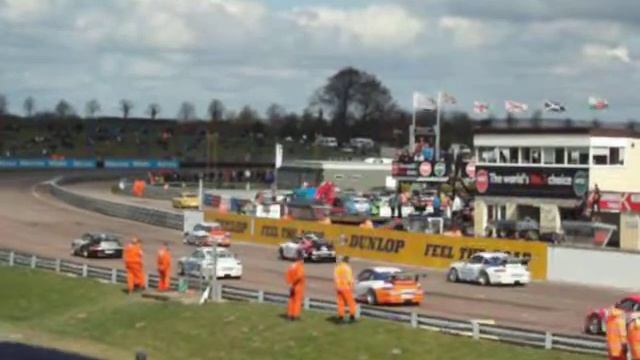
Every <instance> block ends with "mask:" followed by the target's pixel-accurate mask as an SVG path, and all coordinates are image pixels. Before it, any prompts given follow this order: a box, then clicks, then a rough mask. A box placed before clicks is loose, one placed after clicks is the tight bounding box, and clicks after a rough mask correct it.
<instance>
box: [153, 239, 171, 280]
mask: <svg viewBox="0 0 640 360" xmlns="http://www.w3.org/2000/svg"><path fill="white" fill-rule="evenodd" d="M156 263H157V265H158V291H167V290H169V288H170V287H171V252H169V243H168V242H166V241H165V242H164V244H162V247H161V248H160V250H158V256H157V261H156Z"/></svg>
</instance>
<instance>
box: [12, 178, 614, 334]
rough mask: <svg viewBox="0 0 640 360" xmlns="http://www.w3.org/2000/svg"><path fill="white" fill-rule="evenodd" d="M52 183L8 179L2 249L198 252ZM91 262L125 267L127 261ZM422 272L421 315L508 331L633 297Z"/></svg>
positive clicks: (277, 277)
mask: <svg viewBox="0 0 640 360" xmlns="http://www.w3.org/2000/svg"><path fill="white" fill-rule="evenodd" d="M52 177H54V176H53V175H52V174H42V173H13V172H11V173H0V199H2V200H3V201H2V203H1V204H0V246H1V247H6V248H11V249H17V250H22V251H25V252H31V253H36V254H39V255H43V256H45V255H46V256H50V257H59V258H66V259H74V260H76V261H79V260H80V259H78V258H74V257H72V256H71V255H70V253H69V250H70V242H71V240H72V239H73V238H74V237H77V236H79V235H81V234H82V233H83V232H87V231H97V230H102V231H109V232H115V233H119V234H122V235H124V236H126V237H130V236H133V235H138V236H140V237H141V238H142V239H143V242H144V243H143V246H144V251H145V264H146V270H147V271H153V270H154V264H155V252H156V251H157V249H158V247H159V245H160V244H161V243H162V242H163V241H169V242H170V243H171V248H172V251H173V256H174V259H176V258H177V257H179V256H183V255H186V254H188V253H189V252H190V251H192V248H190V247H187V246H184V245H182V242H181V233H180V232H179V231H175V230H168V229H164V228H159V227H154V226H150V225H145V224H140V223H136V222H132V221H127V220H120V219H114V218H110V217H107V216H103V215H99V214H94V213H90V212H87V211H84V210H80V209H77V208H74V207H71V206H69V205H66V204H62V203H60V202H58V201H57V200H56V199H54V198H52V197H51V196H50V195H48V194H46V193H42V192H39V191H36V184H38V183H39V182H41V181H45V180H48V179H50V178H52ZM70 188H71V189H73V190H74V191H78V192H82V193H87V194H90V195H91V196H94V197H101V198H103V197H104V198H108V199H109V200H112V201H120V202H135V203H136V204H138V205H140V203H141V202H142V203H143V205H146V206H157V207H162V208H164V209H166V208H168V207H169V206H170V205H169V204H168V201H156V200H146V199H142V200H141V199H133V198H129V197H125V196H119V195H112V194H111V193H110V192H109V186H108V185H107V184H106V183H98V184H78V185H74V186H70ZM232 251H234V252H235V253H237V254H238V255H239V257H240V258H241V260H242V262H243V265H244V277H243V279H242V280H228V281H230V282H232V283H233V284H237V285H239V286H244V287H251V288H256V289H258V288H259V289H264V290H270V291H279V292H285V291H286V286H285V284H284V271H285V269H286V267H287V265H288V263H287V262H283V261H280V260H278V259H277V256H276V250H275V248H273V247H267V246H262V245H256V244H240V243H234V244H233V245H232ZM80 261H82V260H80ZM89 262H92V263H100V264H103V265H105V266H112V267H122V263H121V261H120V260H89ZM174 263H175V261H174ZM372 265H375V263H372V262H366V261H358V260H354V261H353V267H354V272H356V273H357V272H358V271H359V270H361V269H363V268H364V267H367V266H372ZM332 269H333V266H332V265H331V264H308V265H306V266H305V270H306V273H307V291H306V295H307V296H313V297H320V298H326V299H333V296H334V293H333V284H332ZM414 269H415V268H414ZM415 270H418V271H422V272H425V271H426V272H427V273H428V277H427V278H426V279H424V280H423V281H422V284H423V287H424V288H425V291H426V296H425V301H424V303H423V304H422V305H421V306H420V307H419V308H414V309H415V310H418V311H420V312H423V313H427V314H431V315H440V316H447V317H454V318H459V319H491V320H495V321H496V322H497V323H499V324H503V325H516V326H522V327H528V328H535V329H540V330H550V331H554V332H564V333H570V334H578V333H581V331H582V327H583V321H584V315H585V313H586V312H587V311H588V310H589V309H591V308H594V307H600V306H604V305H609V304H612V303H613V302H615V301H616V300H618V299H619V298H620V297H622V296H624V295H626V293H625V292H622V291H619V290H611V289H604V288H590V287H584V286H572V285H567V284H555V283H534V284H531V285H529V286H527V287H517V288H510V287H480V286H476V285H468V284H451V283H447V282H446V281H445V276H444V272H442V271H435V270H428V269H415ZM576 271H579V270H578V269H576ZM225 281H227V280H225Z"/></svg>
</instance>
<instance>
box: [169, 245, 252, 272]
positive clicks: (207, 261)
mask: <svg viewBox="0 0 640 360" xmlns="http://www.w3.org/2000/svg"><path fill="white" fill-rule="evenodd" d="M216 254H217V259H216V261H217V266H216V268H217V272H216V275H217V276H216V277H218V278H237V279H239V278H241V277H242V263H241V262H240V260H239V259H238V258H237V257H236V256H235V255H234V254H233V253H232V252H231V251H229V250H228V249H225V248H221V247H202V248H198V249H196V250H195V251H194V252H193V253H191V255H189V256H185V257H182V258H180V259H179V260H178V274H180V275H186V276H194V277H207V276H209V275H210V274H211V271H212V270H213V262H214V258H213V257H214V255H216Z"/></svg>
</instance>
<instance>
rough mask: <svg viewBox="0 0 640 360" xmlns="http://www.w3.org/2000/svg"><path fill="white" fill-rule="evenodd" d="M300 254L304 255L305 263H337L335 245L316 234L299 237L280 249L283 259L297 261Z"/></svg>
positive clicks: (279, 253)
mask: <svg viewBox="0 0 640 360" xmlns="http://www.w3.org/2000/svg"><path fill="white" fill-rule="evenodd" d="M298 254H302V255H303V257H304V260H305V261H317V262H319V261H329V262H335V261H336V251H335V249H334V247H333V245H332V244H330V243H329V242H327V241H326V240H325V239H322V238H320V237H318V236H317V235H315V234H303V235H301V236H297V237H295V238H293V239H291V240H289V241H287V242H286V243H282V244H280V246H279V248H278V255H279V256H280V258H281V259H288V260H295V259H296V258H297V257H298Z"/></svg>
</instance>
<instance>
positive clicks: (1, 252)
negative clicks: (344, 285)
mask: <svg viewBox="0 0 640 360" xmlns="http://www.w3.org/2000/svg"><path fill="white" fill-rule="evenodd" d="M0 266H15V267H25V268H33V269H43V270H50V271H56V272H59V273H63V274H71V275H75V276H78V277H85V278H91V279H97V280H100V281H103V282H109V283H113V284H125V283H126V277H125V273H124V271H122V270H120V269H110V268H105V267H98V266H93V265H88V264H82V263H76V262H72V261H66V260H60V259H53V258H46V257H39V256H36V255H32V254H26V253H21V252H15V251H12V250H8V249H0ZM146 278H147V285H148V286H149V287H151V288H153V287H156V286H157V281H158V279H157V276H156V275H155V274H148V275H147V276H146ZM180 281H185V279H177V278H172V279H171V288H172V289H174V290H176V289H177V288H178V283H179V282H180ZM187 284H188V287H189V288H191V289H196V290H203V288H204V287H203V286H204V282H203V281H202V280H200V279H189V280H187ZM219 293H220V294H221V296H222V298H223V299H226V300H234V301H251V302H258V303H270V304H285V303H286V302H287V297H288V296H287V295H286V294H278V293H273V292H265V291H262V290H254V289H245V288H241V287H237V286H228V285H222V286H221V288H220V289H219ZM304 307H305V309H307V310H316V311H323V312H332V313H333V312H335V304H334V303H333V302H329V301H326V300H320V299H312V298H305V299H304ZM358 311H359V315H360V317H364V318H374V319H381V320H387V321H394V322H399V323H405V324H407V325H409V326H412V327H414V328H419V329H426V330H433V331H439V332H443V333H448V334H455V335H461V336H469V337H472V338H474V339H488V340H494V341H501V342H507V343H512V344H519V345H527V346H533V347H539V348H544V349H558V350H565V351H573V352H582V353H590V354H597V355H605V354H606V345H605V343H604V341H603V340H602V339H599V338H593V337H586V336H568V335H562V334H552V333H550V332H540V331H532V330H526V329H519V328H514V327H505V326H497V325H487V324H484V323H481V322H474V321H461V320H453V319H447V318H443V317H434V316H427V315H423V314H418V313H415V312H411V313H409V312H404V311H398V310H390V309H386V308H379V307H372V306H367V305H361V306H359V309H358Z"/></svg>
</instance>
